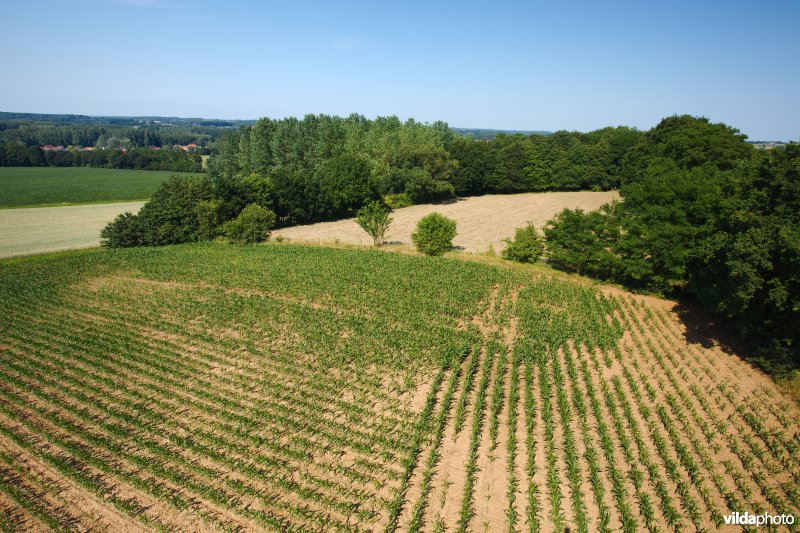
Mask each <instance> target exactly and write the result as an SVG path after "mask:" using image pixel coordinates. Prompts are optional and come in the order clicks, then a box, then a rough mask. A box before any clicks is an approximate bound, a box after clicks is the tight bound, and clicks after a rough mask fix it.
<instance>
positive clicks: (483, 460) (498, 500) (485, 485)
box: [470, 348, 511, 531]
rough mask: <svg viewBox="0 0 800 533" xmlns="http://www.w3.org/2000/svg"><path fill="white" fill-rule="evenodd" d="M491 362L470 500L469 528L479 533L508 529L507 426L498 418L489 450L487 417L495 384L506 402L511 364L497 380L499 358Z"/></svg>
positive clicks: (488, 419)
mask: <svg viewBox="0 0 800 533" xmlns="http://www.w3.org/2000/svg"><path fill="white" fill-rule="evenodd" d="M502 349H507V348H502ZM510 357H511V355H510V354H509V355H508V356H507V358H508V359H510ZM494 359H495V364H494V367H493V369H492V373H491V377H490V379H489V384H488V390H487V394H486V403H485V404H484V416H485V418H484V422H483V428H482V433H481V437H480V444H479V446H478V460H477V465H478V472H477V474H476V480H475V485H474V490H475V493H474V499H473V507H474V509H475V515H474V516H473V518H472V521H471V522H470V527H471V528H473V529H475V530H481V531H501V530H502V529H503V528H504V527H508V520H507V515H506V509H507V508H508V497H507V490H508V470H507V464H508V449H507V446H508V426H507V425H506V424H502V417H501V418H500V421H501V423H500V424H499V427H498V431H497V447H496V448H495V449H494V450H492V449H491V444H492V443H491V438H490V436H489V425H490V422H491V421H490V415H489V413H490V411H491V403H492V393H493V390H494V384H495V380H502V382H503V386H504V388H505V398H504V403H505V401H507V400H508V387H509V383H508V364H510V361H507V362H506V365H507V366H506V369H505V374H504V375H503V376H500V375H499V373H500V372H501V369H500V355H499V354H497V355H495V357H494ZM505 411H507V409H505ZM502 412H503V408H502V407H501V413H500V414H499V415H498V416H500V415H502Z"/></svg>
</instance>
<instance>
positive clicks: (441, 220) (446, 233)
mask: <svg viewBox="0 0 800 533" xmlns="http://www.w3.org/2000/svg"><path fill="white" fill-rule="evenodd" d="M455 236H456V221H455V220H451V219H449V218H447V217H446V216H444V215H440V214H439V213H431V214H430V215H427V216H424V217H422V218H421V219H420V221H419V222H418V223H417V231H415V232H414V233H412V234H411V240H412V241H413V242H414V244H415V245H416V246H417V250H419V251H420V252H422V253H424V254H426V255H442V254H443V253H445V252H446V251H448V250H450V249H451V248H452V247H453V238H454V237H455Z"/></svg>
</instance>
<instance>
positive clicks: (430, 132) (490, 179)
mask: <svg viewBox="0 0 800 533" xmlns="http://www.w3.org/2000/svg"><path fill="white" fill-rule="evenodd" d="M641 136H642V133H641V132H639V131H637V130H635V129H632V128H625V127H619V128H605V129H603V130H598V131H595V132H591V133H579V132H565V131H562V132H556V133H555V134H553V135H530V136H524V135H504V134H501V135H498V136H497V137H496V138H495V139H494V140H492V141H484V140H476V139H473V138H471V137H463V136H459V135H456V134H455V133H454V132H453V131H452V130H451V129H450V128H449V127H448V126H447V124H445V123H443V122H434V123H433V124H422V123H419V122H415V121H414V120H408V121H405V122H402V121H400V120H399V119H398V118H397V117H379V118H376V119H375V120H369V119H366V118H365V117H363V116H361V115H351V116H349V117H346V118H341V117H332V116H327V115H307V116H305V117H304V118H303V119H296V118H287V119H282V120H272V119H268V118H263V119H261V120H259V121H258V122H257V123H256V124H254V125H247V126H242V127H240V128H239V129H238V130H236V131H230V132H228V133H226V134H225V135H223V136H222V137H221V138H220V139H219V141H218V142H217V143H215V147H214V156H213V157H212V159H211V160H210V162H209V168H210V170H211V172H212V175H213V177H214V179H215V180H216V181H217V182H218V184H219V185H220V187H221V188H222V189H226V190H231V191H232V192H234V191H235V192H234V195H236V194H239V195H241V194H246V190H247V185H246V183H245V182H246V177H247V176H257V177H258V178H257V179H262V180H264V181H266V182H268V184H269V187H270V188H271V197H272V205H271V208H273V209H274V210H275V212H276V213H277V215H278V220H279V223H280V224H284V225H286V224H298V223H308V222H315V221H319V220H326V219H331V218H337V217H342V216H350V215H352V214H353V213H355V211H356V210H357V209H358V208H359V207H360V206H361V205H363V204H364V202H365V201H368V200H373V199H380V198H383V199H385V200H386V201H387V202H388V203H389V204H390V205H393V206H398V205H399V206H402V205H408V204H411V203H422V202H430V201H438V200H445V199H448V198H453V197H456V196H468V195H479V194H487V193H513V192H530V191H554V190H562V191H567V190H582V189H592V190H609V189H613V188H616V187H618V186H619V175H620V173H621V171H620V169H621V166H622V165H623V162H624V160H625V156H626V154H627V153H628V152H629V151H630V150H631V149H632V148H633V146H635V145H636V143H637V142H638V141H639V139H640V137H641Z"/></svg>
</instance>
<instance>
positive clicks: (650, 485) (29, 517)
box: [0, 244, 800, 531]
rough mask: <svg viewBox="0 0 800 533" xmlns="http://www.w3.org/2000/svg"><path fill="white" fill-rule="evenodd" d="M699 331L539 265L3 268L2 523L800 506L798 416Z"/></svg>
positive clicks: (177, 250) (397, 523) (242, 262)
mask: <svg viewBox="0 0 800 533" xmlns="http://www.w3.org/2000/svg"><path fill="white" fill-rule="evenodd" d="M690 326H691V329H692V330H694V325H693V324H690ZM694 339H695V335H694V334H693V333H691V332H690V331H689V330H688V329H687V326H686V325H684V322H682V320H681V319H680V318H679V316H678V315H677V314H676V313H675V312H674V309H673V307H672V304H670V303H669V302H665V301H662V300H657V299H653V298H644V297H637V296H633V295H630V294H628V293H625V292H621V291H618V290H610V289H604V288H602V287H596V286H592V285H588V284H586V283H583V282H579V281H576V280H573V279H570V278H566V277H565V276H562V275H551V274H550V273H548V272H547V271H546V270H545V269H540V268H535V269H525V268H514V269H508V268H504V267H502V266H489V265H485V264H480V263H475V262H468V261H460V260H455V259H446V258H427V257H419V256H412V255H405V254H398V253H386V252H379V251H375V250H360V249H334V248H323V247H314V246H298V245H286V244H283V245H280V244H270V245H265V246H231V245H222V244H203V245H184V246H172V247H164V248H158V249H152V248H151V249H128V250H122V251H109V250H92V251H83V252H71V253H66V254H59V255H53V256H39V257H30V258H25V259H21V260H6V261H0V523H2V525H3V527H5V528H6V529H11V530H43V529H84V528H86V529H107V528H112V529H117V530H123V529H124V530H126V531H133V530H139V529H161V528H164V529H185V530H202V529H209V528H215V529H225V530H230V529H240V530H248V531H250V530H286V529H301V530H309V529H315V530H317V529H322V530H334V529H343V530H346V529H353V530H373V531H375V530H389V531H392V530H399V531H442V530H465V531H485V530H489V531H498V530H499V531H502V530H509V529H512V530H515V531H530V530H533V531H539V530H542V531H552V530H560V531H563V530H564V529H565V528H566V527H569V528H571V529H577V530H578V531H619V530H627V531H639V530H644V529H650V530H672V529H674V530H677V529H680V528H687V529H709V528H713V527H715V526H716V527H719V526H721V525H722V524H723V523H724V516H725V515H727V514H729V513H731V512H734V511H738V512H745V511H749V512H751V513H752V512H756V513H758V512H769V513H771V514H775V513H778V514H780V513H794V515H795V516H797V514H798V513H800V490H799V489H798V487H800V483H798V482H799V481H800V433H798V431H799V430H800V409H798V406H797V405H796V404H794V403H793V402H792V401H791V400H790V399H788V398H787V397H785V396H784V395H783V394H782V393H781V391H780V389H779V388H778V387H776V386H775V384H774V383H773V382H772V381H770V380H769V379H768V378H767V377H765V376H764V375H762V374H760V373H759V372H758V371H756V370H754V369H753V368H751V367H750V366H749V365H747V364H746V363H744V362H742V361H741V360H740V359H738V358H737V357H735V356H734V355H730V354H727V353H725V352H723V351H721V350H720V349H718V348H716V347H714V346H713V345H712V344H709V345H707V346H706V345H704V344H697V343H695V341H694Z"/></svg>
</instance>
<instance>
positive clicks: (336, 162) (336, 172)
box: [315, 154, 380, 218]
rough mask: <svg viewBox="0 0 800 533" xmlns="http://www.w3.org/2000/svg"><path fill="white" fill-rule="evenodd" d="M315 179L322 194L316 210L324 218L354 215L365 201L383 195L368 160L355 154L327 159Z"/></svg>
mask: <svg viewBox="0 0 800 533" xmlns="http://www.w3.org/2000/svg"><path fill="white" fill-rule="evenodd" d="M315 182H316V184H317V185H318V187H319V195H320V197H321V198H320V207H319V211H318V213H316V214H317V215H318V216H319V217H321V218H341V217H344V216H351V215H352V214H353V213H354V212H355V211H356V209H358V208H359V207H360V206H362V205H364V203H365V202H367V201H370V200H376V199H378V198H380V189H379V187H378V183H377V180H375V179H374V178H373V177H372V175H371V173H370V166H369V162H368V161H367V160H366V159H364V158H362V157H359V156H357V155H353V154H341V155H338V156H336V157H333V158H331V159H329V160H327V161H326V162H325V163H323V164H322V165H321V166H320V169H319V170H318V172H317V177H316V180H315Z"/></svg>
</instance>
